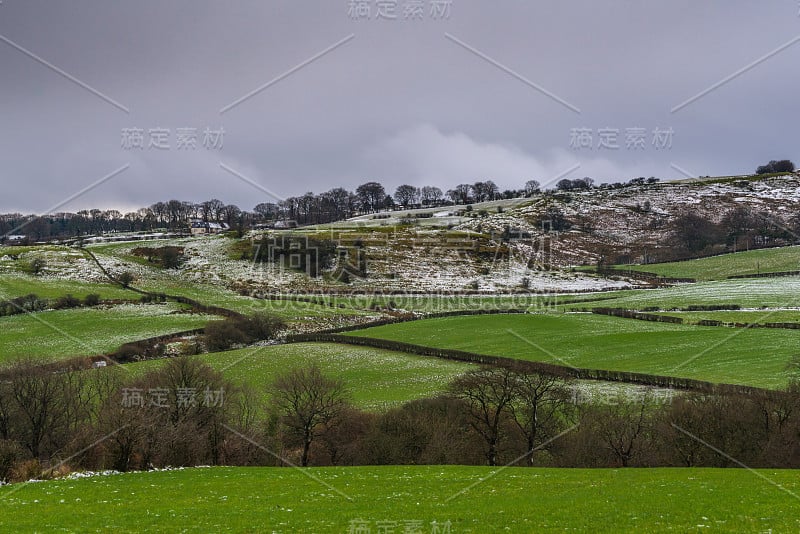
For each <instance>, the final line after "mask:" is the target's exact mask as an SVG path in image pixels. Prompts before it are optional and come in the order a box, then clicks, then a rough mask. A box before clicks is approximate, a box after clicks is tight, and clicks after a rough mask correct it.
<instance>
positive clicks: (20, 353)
mask: <svg viewBox="0 0 800 534" xmlns="http://www.w3.org/2000/svg"><path fill="white" fill-rule="evenodd" d="M179 309H180V307H178V306H176V305H173V304H158V305H125V306H117V307H112V308H80V309H73V310H61V311H46V312H40V313H37V314H26V315H15V316H12V317H2V318H0V331H2V336H0V362H3V361H8V360H13V359H16V358H23V357H41V358H44V359H47V360H57V359H59V358H67V357H71V356H89V355H94V354H102V353H105V352H110V351H113V350H115V349H117V348H119V346H120V345H122V344H123V343H127V342H130V341H136V340H139V339H145V338H148V337H153V336H158V335H161V334H168V333H170V332H179V331H182V330H190V329H193V328H201V327H203V326H204V325H205V324H206V323H207V322H208V321H209V320H211V319H213V318H214V317H212V316H208V315H197V314H185V313H174V312H176V311H178V310H179Z"/></svg>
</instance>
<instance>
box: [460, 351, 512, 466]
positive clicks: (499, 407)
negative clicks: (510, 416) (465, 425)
mask: <svg viewBox="0 0 800 534" xmlns="http://www.w3.org/2000/svg"><path fill="white" fill-rule="evenodd" d="M450 391H451V392H452V393H453V394H454V395H455V396H456V397H457V398H459V399H462V400H463V401H465V402H466V403H467V405H468V407H469V412H470V416H471V421H470V424H471V425H472V428H474V429H475V431H476V432H477V433H478V434H479V435H480V436H481V438H483V440H484V442H485V443H486V461H487V462H488V464H489V465H490V466H494V465H497V451H498V445H499V443H500V438H501V423H502V421H503V419H504V416H506V415H507V412H508V409H509V406H510V404H511V403H512V402H513V400H514V394H515V373H514V372H513V371H511V370H510V369H506V368H497V367H484V368H482V369H478V370H474V371H468V372H467V373H465V374H464V375H462V376H460V377H459V378H456V379H455V380H454V381H453V383H452V384H451V385H450Z"/></svg>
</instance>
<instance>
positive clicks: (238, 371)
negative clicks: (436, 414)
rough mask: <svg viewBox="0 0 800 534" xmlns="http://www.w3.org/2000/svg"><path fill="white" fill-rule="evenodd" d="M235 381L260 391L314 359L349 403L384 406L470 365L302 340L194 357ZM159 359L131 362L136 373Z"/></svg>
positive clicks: (418, 394) (417, 394) (421, 393)
mask: <svg viewBox="0 0 800 534" xmlns="http://www.w3.org/2000/svg"><path fill="white" fill-rule="evenodd" d="M197 358H200V359H201V360H202V361H204V362H206V363H208V364H209V365H211V366H212V367H214V368H215V369H218V370H220V371H222V372H223V373H224V374H225V375H226V376H227V377H228V378H230V379H231V380H233V381H234V382H237V383H248V384H250V385H251V386H253V387H255V388H257V389H259V390H265V389H266V387H267V385H268V384H270V383H271V382H272V381H273V380H274V379H275V377H276V376H277V375H278V374H279V373H282V372H286V371H288V370H290V369H292V368H294V367H299V366H305V365H308V364H310V363H312V362H313V363H316V364H318V365H319V366H320V368H322V370H323V372H325V373H326V374H329V375H332V376H336V377H339V378H342V379H343V380H344V381H345V382H346V383H347V384H348V386H349V387H350V389H351V390H352V392H353V401H354V403H355V404H356V405H357V406H359V407H361V408H364V409H368V410H383V409H385V408H387V407H391V406H397V405H400V404H402V403H404V402H407V401H410V400H413V399H419V398H425V397H432V396H435V395H436V394H437V393H439V392H441V391H443V390H444V389H445V387H446V386H447V384H448V383H449V382H450V381H451V380H452V379H453V378H455V377H456V376H458V375H459V374H461V373H463V372H465V371H467V370H468V369H470V368H471V366H470V365H469V364H464V363H459V362H450V361H445V360H438V359H435V358H423V357H420V356H411V355H408V354H403V353H397V352H390V351H384V350H378V349H371V348H362V347H349V346H344V345H333V344H323V343H301V344H292V345H278V346H271V347H261V348H251V349H242V350H234V351H229V352H220V353H215V354H204V355H201V356H197ZM161 363H162V361H150V362H142V363H137V364H131V365H129V366H126V368H128V369H131V370H133V371H134V372H139V371H141V370H144V369H148V368H152V367H154V366H156V365H161Z"/></svg>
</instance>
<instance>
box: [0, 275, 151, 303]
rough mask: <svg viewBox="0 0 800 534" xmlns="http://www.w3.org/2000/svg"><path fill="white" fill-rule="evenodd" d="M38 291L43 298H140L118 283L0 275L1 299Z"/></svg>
mask: <svg viewBox="0 0 800 534" xmlns="http://www.w3.org/2000/svg"><path fill="white" fill-rule="evenodd" d="M30 293H36V294H37V295H38V296H40V297H42V298H50V299H54V298H58V297H63V296H64V295H66V294H68V293H69V294H71V295H73V296H75V297H79V298H83V297H85V296H86V295H88V294H90V293H97V294H98V295H100V298H101V299H121V300H138V299H139V297H140V295H138V294H136V293H134V292H133V291H129V290H127V289H123V288H121V287H120V286H118V285H116V284H110V283H109V284H95V283H91V282H79V281H77V280H53V279H50V278H41V277H38V276H27V275H3V276H0V299H9V298H13V297H20V296H23V295H28V294H30Z"/></svg>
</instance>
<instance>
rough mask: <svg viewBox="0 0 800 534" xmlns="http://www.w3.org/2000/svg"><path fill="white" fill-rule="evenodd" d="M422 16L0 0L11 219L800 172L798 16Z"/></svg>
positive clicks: (594, 6)
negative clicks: (435, 189)
mask: <svg viewBox="0 0 800 534" xmlns="http://www.w3.org/2000/svg"><path fill="white" fill-rule="evenodd" d="M381 3H384V4H386V6H383V7H382V6H380V5H379V4H381ZM414 3H415V2H414V1H412V0H397V1H396V2H391V1H389V2H380V1H378V2H376V1H375V0H371V1H369V2H350V1H349V0H266V1H260V2H250V1H235V0H233V1H230V2H221V1H206V0H137V1H135V2H124V1H121V0H119V1H107V0H94V1H80V0H70V1H54V0H48V1H37V0H2V2H1V3H0V126H1V127H0V183H2V189H0V211H23V212H36V213H43V212H45V211H47V210H49V209H51V208H53V207H58V210H57V211H62V210H71V211H76V210H79V209H83V208H88V207H101V208H117V209H123V210H125V209H130V208H136V207H140V206H146V205H149V204H152V203H153V202H155V201H158V200H168V199H170V198H177V199H180V200H192V201H201V200H206V199H209V198H212V197H216V198H219V199H221V200H223V201H225V202H227V203H235V204H237V205H239V206H240V207H241V208H243V209H248V210H250V209H252V208H253V206H254V205H255V204H257V203H259V202H269V201H274V200H275V199H274V198H272V197H271V196H270V194H274V195H275V196H277V197H286V196H293V195H300V194H303V193H305V192H307V191H314V192H322V191H324V190H327V189H330V188H332V187H337V186H343V187H346V188H348V189H355V187H356V186H357V185H359V184H361V183H364V182H366V181H371V180H376V181H380V182H381V183H383V184H384V185H385V186H386V187H387V190H389V191H390V192H393V191H394V188H395V187H396V186H397V185H400V184H402V183H410V184H413V185H417V186H422V185H437V186H439V187H441V188H442V189H443V190H446V189H448V188H452V187H453V186H454V185H456V184H457V183H463V182H474V181H477V180H485V179H492V180H494V181H495V182H496V183H497V184H498V185H499V186H500V187H501V189H505V188H519V187H522V185H523V184H524V182H525V181H526V180H529V179H536V180H539V181H540V182H542V183H548V182H552V181H553V180H555V179H557V178H558V177H560V176H562V175H564V173H567V172H569V174H566V176H568V177H570V178H580V177H583V176H590V177H593V178H594V179H595V180H596V181H598V182H600V181H619V180H628V179H630V178H634V177H637V176H647V177H649V176H657V177H660V178H662V179H677V178H683V177H684V176H683V175H682V174H681V173H682V172H685V173H688V174H691V175H721V174H741V173H747V172H752V171H753V169H755V167H756V166H758V165H759V164H762V163H765V162H767V161H769V160H770V159H783V158H789V159H794V160H795V161H797V160H798V159H800V143H798V135H797V134H796V129H797V127H798V118H800V113H799V111H800V109H799V108H800V98H799V97H798V95H800V84H799V83H798V82H800V69H798V65H800V17H798V11H799V10H800V5H798V2H797V0H769V1H768V2H753V1H751V0H716V1H704V2H697V1H696V0H672V1H670V2H637V1H634V0H615V1H605V2H604V1H598V0H570V1H564V0H553V1H531V0H491V1H490V0H453V1H452V2H450V3H449V4H450V5H449V6H447V5H446V4H447V3H448V2H442V3H441V4H442V5H440V6H438V7H437V6H436V5H434V4H437V1H436V0H424V2H419V1H418V2H416V3H417V4H421V5H422V9H423V11H422V12H417V11H415V10H414V9H413V7H414V6H413V5H412V4H414ZM351 4H365V5H366V6H367V7H368V8H369V14H368V17H367V16H365V15H366V13H365V12H364V11H354V9H355V8H354V7H353V6H351ZM392 4H395V8H394V10H393V11H392V9H390V8H391V5H392ZM441 10H444V11H445V12H443V11H441ZM379 11H380V12H379ZM392 16H394V17H395V18H394V19H392V18H391V17H392ZM767 56H769V57H767ZM759 60H761V61H759ZM748 67H749V69H747V70H745V71H744V72H742V71H743V69H746V68H748ZM259 89H260V91H259ZM248 95H249V96H248ZM696 96H699V98H695V97H696ZM234 104H235V105H234ZM637 128H639V129H644V130H636V129H637ZM181 129H189V130H181ZM191 129H194V130H191ZM579 129H580V131H579ZM126 130H127V131H126ZM139 130H141V131H142V139H141V141H142V142H143V147H142V148H139V147H137V146H136V138H137V136H136V133H137V131H139ZM150 130H154V132H152V134H151V132H150ZM179 130H181V132H179ZM206 130H208V131H209V135H206V134H205V132H206ZM221 130H224V134H222V136H221V138H220V137H219V136H218V135H219V132H220V131H221ZM654 130H657V131H658V132H660V134H659V135H657V136H654ZM159 131H160V132H161V134H162V136H161V137H160V136H159ZM642 131H644V132H645V133H644V134H642ZM580 132H582V135H580V136H578V135H577V134H578V133H580ZM615 132H616V139H614V136H615ZM669 132H672V133H671V134H670V133H669ZM164 133H166V134H167V135H166V138H165V137H163V134H164ZM670 136H671V137H670ZM179 137H180V139H179ZM654 137H655V138H656V139H655V141H656V142H655V144H654ZM192 139H194V142H195V147H194V148H192V146H191V142H192ZM123 141H124V142H123ZM578 141H581V142H582V143H578ZM179 142H180V143H181V145H182V146H181V148H178V144H179ZM215 142H216V144H215ZM220 142H221V144H222V146H221V148H220V146H219V145H220ZM159 143H160V144H161V145H163V146H165V147H167V148H158V146H151V144H153V145H158V144H159ZM628 143H631V146H627V144H628ZM126 144H128V145H129V146H125V145H126ZM131 145H132V146H131ZM586 145H591V146H586ZM601 145H605V146H601ZM614 145H617V146H618V148H614ZM114 173H116V174H114ZM237 175H238V176H237ZM98 182H99V183H98ZM93 184H95V185H94V186H93V187H90V186H92V185H93ZM254 184H257V185H254ZM87 188H89V190H88V191H87V192H85V193H83V194H78V193H81V192H82V191H84V190H85V189H87ZM73 197H74V198H73ZM69 199H72V200H69ZM67 200H69V201H68V202H66V201H67ZM62 204H63V205H62Z"/></svg>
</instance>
